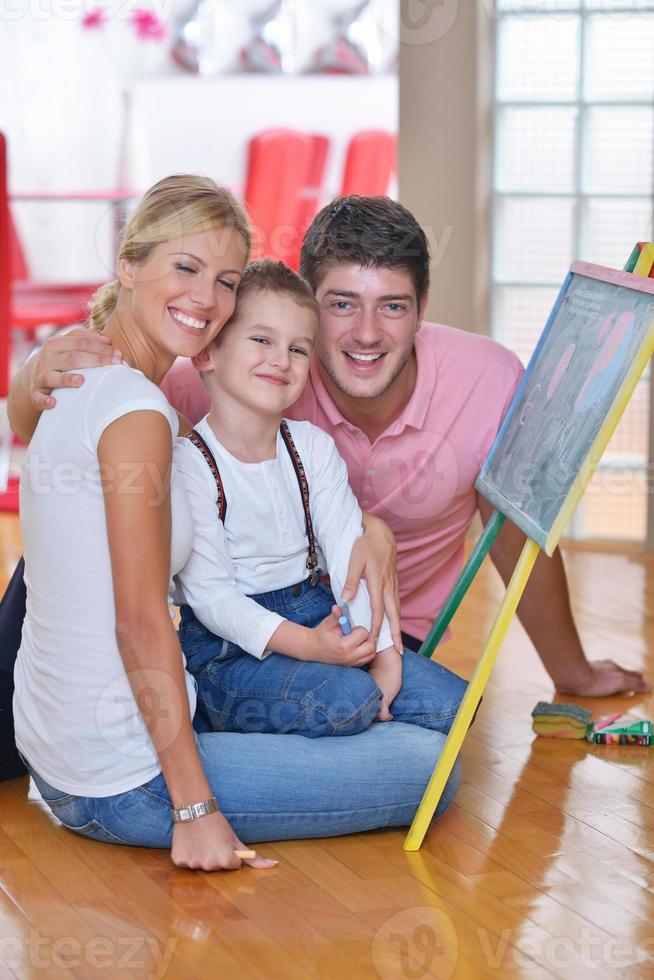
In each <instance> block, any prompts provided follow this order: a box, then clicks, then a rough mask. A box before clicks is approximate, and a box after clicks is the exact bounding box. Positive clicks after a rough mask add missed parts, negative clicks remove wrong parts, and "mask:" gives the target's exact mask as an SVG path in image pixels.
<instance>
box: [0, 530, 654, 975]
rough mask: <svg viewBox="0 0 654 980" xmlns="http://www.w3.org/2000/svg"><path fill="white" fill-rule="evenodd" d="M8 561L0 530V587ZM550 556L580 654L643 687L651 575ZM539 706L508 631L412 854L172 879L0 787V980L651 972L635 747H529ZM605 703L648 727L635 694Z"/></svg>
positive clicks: (462, 623)
mask: <svg viewBox="0 0 654 980" xmlns="http://www.w3.org/2000/svg"><path fill="white" fill-rule="evenodd" d="M18 553H19V541H18V534H17V529H16V524H15V519H14V518H7V517H3V518H0V579H2V576H3V574H4V575H5V576H6V574H7V573H8V572H9V571H10V570H11V569H12V568H13V564H14V560H15V558H16V556H17V554H18ZM566 557H567V563H568V568H569V573H570V578H571V582H572V593H573V600H574V606H575V611H576V615H577V619H578V622H579V625H580V628H581V631H582V635H583V637H584V639H585V641H586V646H587V649H588V652H589V653H590V654H592V655H594V656H596V657H605V656H614V657H616V658H620V659H622V660H624V661H625V663H627V664H629V665H633V666H638V667H640V666H645V667H646V668H647V669H648V670H649V672H650V679H651V675H652V673H654V671H653V670H652V667H653V666H654V664H653V663H652V655H651V654H650V653H648V647H649V649H650V650H651V649H652V648H653V647H654V624H653V621H652V610H653V609H654V603H653V602H652V591H653V590H654V563H647V562H645V561H643V560H638V559H630V558H627V557H625V556H621V555H614V554H611V555H606V554H598V553H582V552H574V553H568V554H567V556H566ZM3 585H4V583H3V582H2V581H0V587H1V586H3ZM499 595H500V589H499V585H498V582H497V581H496V578H495V576H494V574H493V573H492V572H491V571H486V573H485V574H482V575H481V576H480V577H479V581H478V582H477V583H476V585H475V587H474V591H473V592H472V593H471V595H470V596H469V597H468V598H467V599H466V604H465V606H464V608H463V609H462V611H461V613H460V615H459V617H458V625H457V629H456V637H455V639H454V640H453V641H452V642H451V643H450V644H448V645H447V648H446V649H445V651H444V655H443V658H442V659H443V660H444V661H445V662H446V663H447V664H448V665H450V666H456V667H458V668H459V669H460V670H461V672H462V673H466V672H468V673H469V671H470V669H471V666H472V664H473V662H474V658H475V656H476V654H477V653H478V651H479V649H480V644H481V641H482V639H483V635H484V633H485V630H486V628H487V626H488V622H489V619H490V617H491V616H492V613H493V611H494V609H495V607H496V604H497V601H498V597H499ZM551 694H552V691H551V687H550V685H549V683H548V680H547V677H546V675H545V674H544V671H543V669H542V668H541V666H540V663H539V661H538V660H537V658H536V656H535V654H534V652H533V651H532V650H531V649H530V647H529V644H528V642H527V641H526V638H525V636H524V634H523V632H522V631H521V629H520V628H519V626H514V627H513V628H512V630H511V633H510V636H509V638H508V640H507V644H506V648H505V649H504V650H503V653H502V655H501V656H500V662H499V664H498V666H497V669H496V671H495V673H494V675H493V677H492V679H491V683H490V686H489V688H488V689H487V694H486V697H485V700H484V703H483V705H482V707H481V709H480V712H479V716H478V719H477V721H476V723H475V726H474V728H473V730H472V732H471V733H470V735H469V736H468V739H467V741H466V744H465V747H464V752H463V756H464V783H463V787H462V789H461V792H460V794H459V796H458V799H457V802H456V804H455V805H454V806H453V807H452V808H451V809H450V811H449V812H448V813H447V814H446V815H445V816H444V817H443V818H442V819H441V820H440V821H439V822H438V823H436V824H434V825H433V826H432V828H431V830H430V832H429V835H428V837H427V840H426V842H425V845H424V846H423V848H422V850H421V851H420V852H419V853H416V854H406V853H404V852H403V851H402V840H403V836H404V835H403V833H402V832H401V831H399V830H397V831H395V830H393V831H382V832H374V833H368V834H362V835H359V836H357V837H347V838H341V839H333V840H318V841H298V842H291V843H283V844H279V845H278V846H266V847H265V848H262V851H265V853H267V854H270V855H272V856H274V857H277V858H279V861H280V863H279V866H278V868H277V869H275V870H274V871H272V872H266V873H264V872H259V873H257V872H254V871H251V870H244V871H240V872H237V873H233V874H213V875H206V874H199V873H194V872H184V871H178V870H175V869H174V868H173V867H172V865H171V864H170V862H169V859H168V855H167V854H166V853H165V852H157V851H147V850H138V849H131V848H120V847H117V846H111V845H106V844H97V843H94V842H90V841H86V840H84V839H81V838H78V837H76V836H75V835H74V834H71V833H69V832H67V831H66V830H63V829H62V828H61V827H57V826H55V824H54V822H53V820H52V819H51V818H50V817H49V816H48V814H47V813H46V812H44V811H43V810H42V809H41V808H40V807H39V805H38V803H34V802H29V801H28V787H27V780H26V779H19V780H14V781H12V782H8V783H4V784H0V976H2V977H5V976H17V977H39V978H40V977H48V978H50V977H53V978H59V977H73V976H74V977H96V976H97V977H103V978H106V977H120V978H123V977H125V978H127V977H139V978H141V977H146V976H148V977H157V978H159V977H164V976H165V977H168V978H178V977H179V978H186V977H189V978H195V977H198V978H208V977H211V978H213V977H217V978H221V980H232V978H234V980H240V978H249V977H256V978H262V980H296V978H297V980H300V978H303V980H308V978H312V977H313V978H325V980H332V978H337V977H343V978H347V980H355V978H358V977H366V978H368V977H370V978H377V977H381V978H382V980H402V978H405V977H406V978H418V980H422V978H423V977H435V978H439V980H446V978H448V977H455V978H473V980H477V978H484V977H493V978H503V977H511V978H513V977H515V978H519V977H526V978H530V980H531V978H534V980H535V978H539V977H563V978H569V980H583V978H586V977H593V978H605V977H629V978H633V980H637V978H641V977H648V976H653V975H654V895H653V894H652V893H653V891H654V863H653V860H652V859H653V858H654V764H653V762H652V759H653V758H654V755H653V752H654V750H652V749H643V748H635V747H634V748H631V747H616V746H608V747H607V746H597V747H590V746H589V745H588V744H586V743H585V742H582V743H579V742H573V743H563V742H557V741H554V740H546V739H536V738H535V737H534V736H533V734H532V732H531V728H530V711H531V709H532V707H533V705H534V704H535V702H536V701H538V700H539V699H541V698H543V699H547V700H549V699H550V697H551ZM603 707H604V708H606V709H609V708H619V709H621V710H628V709H629V710H632V711H634V712H635V713H637V714H639V715H641V716H643V717H652V715H653V713H654V711H653V707H652V705H651V703H650V701H649V699H646V698H640V699H636V700H633V701H628V700H627V699H618V698H616V699H612V700H611V701H609V702H603Z"/></svg>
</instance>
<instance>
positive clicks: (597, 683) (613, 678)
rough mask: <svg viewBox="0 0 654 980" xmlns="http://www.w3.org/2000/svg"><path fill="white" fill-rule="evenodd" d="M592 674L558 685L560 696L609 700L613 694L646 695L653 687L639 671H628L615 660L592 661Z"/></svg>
mask: <svg viewBox="0 0 654 980" xmlns="http://www.w3.org/2000/svg"><path fill="white" fill-rule="evenodd" d="M588 667H589V669H590V674H589V675H586V676H585V677H584V678H582V679H580V680H579V681H578V682H576V683H567V684H565V683H562V684H556V685H555V686H556V690H557V691H558V693H559V694H574V695H576V697H580V698H608V697H610V696H611V695H612V694H645V693H647V692H648V691H651V690H652V688H651V685H650V684H649V683H648V682H647V681H646V680H645V678H644V677H643V675H642V674H641V673H640V672H639V671H637V670H626V669H625V668H624V667H620V665H619V664H616V663H615V662H614V661H613V660H591V661H589V663H588Z"/></svg>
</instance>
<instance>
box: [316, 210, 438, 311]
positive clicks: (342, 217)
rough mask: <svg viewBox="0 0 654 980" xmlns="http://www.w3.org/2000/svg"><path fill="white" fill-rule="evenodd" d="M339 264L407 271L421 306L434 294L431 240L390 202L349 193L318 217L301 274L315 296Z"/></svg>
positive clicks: (411, 217)
mask: <svg viewBox="0 0 654 980" xmlns="http://www.w3.org/2000/svg"><path fill="white" fill-rule="evenodd" d="M340 262H349V263H355V264H356V265H360V266H363V267H364V268H372V269H376V268H382V269H384V268H385V269H397V270H398V271H401V272H406V273H407V274H408V275H409V276H410V277H411V280H412V281H413V285H414V288H415V291H416V299H417V300H418V303H420V302H421V300H422V299H423V298H424V296H425V295H426V293H427V290H428V289H429V244H428V242H427V236H426V235H425V233H424V231H423V230H422V228H421V227H420V225H419V224H418V222H417V221H416V219H415V218H414V216H413V215H412V214H411V212H410V211H408V210H407V209H406V208H405V207H403V206H402V205H401V204H399V203H398V202H397V201H393V200H391V198H390V197H381V196H380V197H360V196H359V195H357V194H350V195H349V197H341V198H337V199H336V200H335V201H332V203H331V204H328V205H327V206H326V207H324V208H323V209H322V211H319V212H318V214H317V215H316V217H315V218H314V219H313V221H312V222H311V224H310V225H309V228H308V229H307V232H306V234H305V236H304V241H303V243H302V251H301V253H300V272H301V273H302V275H303V276H304V278H305V279H306V280H307V282H308V283H309V285H310V286H311V288H312V289H313V291H314V292H315V291H316V290H317V289H318V287H319V286H320V283H321V282H322V280H323V279H324V278H325V275H326V274H327V272H328V270H329V269H330V267H331V266H333V265H337V264H338V263H340Z"/></svg>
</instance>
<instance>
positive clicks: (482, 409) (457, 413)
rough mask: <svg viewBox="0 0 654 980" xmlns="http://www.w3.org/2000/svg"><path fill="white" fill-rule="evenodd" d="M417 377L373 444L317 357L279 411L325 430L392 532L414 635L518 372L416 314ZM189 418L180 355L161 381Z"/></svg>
mask: <svg viewBox="0 0 654 980" xmlns="http://www.w3.org/2000/svg"><path fill="white" fill-rule="evenodd" d="M415 346H416V360H417V367H418V371H417V378H416V386H415V389H414V391H413V394H412V396H411V398H410V400H409V402H408V403H407V405H406V406H405V408H404V410H403V411H402V413H401V415H400V416H399V418H397V419H396V420H395V422H393V424H392V425H391V426H389V428H388V429H386V431H385V432H383V433H382V435H380V436H379V437H378V438H377V439H376V440H375V441H374V442H373V443H372V444H371V443H370V441H369V439H368V437H367V436H366V435H365V433H363V432H362V431H361V430H360V429H358V428H357V427H356V426H354V425H352V424H351V423H350V422H348V421H347V419H345V418H344V417H343V415H341V413H340V411H339V410H338V409H337V408H336V406H335V405H334V403H333V401H332V400H331V398H330V397H329V395H328V393H327V391H326V389H325V386H324V384H323V382H322V379H321V377H320V373H319V371H318V368H317V366H316V364H315V363H314V364H313V365H312V368H311V374H310V379H309V382H308V384H307V386H306V388H305V390H304V393H303V395H302V397H301V398H300V399H299V400H298V401H297V402H296V403H295V405H294V406H293V408H292V409H291V410H290V411H289V412H288V413H287V414H288V416H289V417H290V418H296V419H307V420H308V421H310V422H313V423H314V424H315V425H319V426H320V427H321V428H322V429H324V430H325V431H326V432H329V434H330V435H331V436H332V438H333V439H334V441H335V442H336V446H337V447H338V450H339V452H340V454H341V456H342V457H343V459H344V460H345V462H346V464H347V468H348V473H349V477H350V485H351V487H352V489H353V491H354V493H355V494H356V496H357V497H358V500H359V503H360V504H361V507H362V508H363V509H364V510H366V511H369V512H370V513H371V514H375V515H377V516H378V517H381V518H383V519H384V520H385V521H386V522H387V523H388V524H389V525H390V527H391V528H392V530H393V532H394V533H395V537H396V539H397V551H398V573H399V582H400V596H401V600H402V629H403V630H404V631H405V632H406V633H409V634H411V635H412V636H415V637H417V638H418V639H423V638H424V636H425V635H426V633H427V632H428V630H429V628H430V626H431V624H432V622H433V621H434V619H435V617H436V616H437V614H438V611H439V609H440V608H441V606H442V605H443V602H444V601H445V599H446V598H447V595H448V593H449V591H450V589H451V588H452V585H453V584H454V582H455V580H456V577H457V575H458V573H459V571H460V569H461V565H462V562H463V552H464V542H465V536H466V532H467V530H468V528H469V527H470V523H471V521H472V519H473V517H474V515H475V512H476V510H477V498H476V492H475V489H474V482H475V479H476V478H477V474H478V473H479V469H480V466H481V463H482V462H483V460H484V458H485V456H486V455H487V453H488V450H489V449H490V447H491V445H492V443H493V440H494V438H495V436H496V434H497V430H498V428H499V426H500V423H501V421H502V418H503V417H504V414H505V412H506V409H507V408H508V406H509V403H510V401H511V398H512V397H513V393H514V391H515V389H516V387H517V385H518V382H519V380H520V378H521V376H522V371H523V368H522V365H521V363H520V361H519V360H518V358H517V357H516V356H515V354H512V353H511V352H510V351H508V350H507V349H506V348H505V347H502V346H501V345H500V344H498V343H496V342H495V341H493V340H490V339H489V338H488V337H481V336H479V335H478V334H472V333H468V332H466V331H464V330H455V329H453V328H452V327H446V326H442V325H440V324H433V323H424V324H423V326H422V328H421V330H420V331H419V332H418V334H417V336H416V345H415ZM162 390H163V391H164V393H165V394H166V396H167V397H168V399H169V401H170V402H171V404H172V405H174V406H175V408H177V409H178V410H179V411H180V412H182V414H184V415H186V417H187V418H188V419H190V420H191V422H196V421H198V420H199V419H200V418H202V416H203V415H205V414H206V412H207V411H208V410H209V399H208V396H207V393H206V391H205V389H204V388H203V387H202V385H201V383H200V382H199V380H198V377H197V374H196V372H195V370H194V369H193V367H192V366H191V365H190V364H189V363H188V362H178V363H177V364H175V366H174V367H173V368H172V369H171V370H170V372H169V373H168V375H167V376H166V378H165V380H164V383H163V384H162Z"/></svg>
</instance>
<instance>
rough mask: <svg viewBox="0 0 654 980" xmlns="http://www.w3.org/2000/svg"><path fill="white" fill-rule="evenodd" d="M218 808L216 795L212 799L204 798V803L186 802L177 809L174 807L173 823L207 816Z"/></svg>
mask: <svg viewBox="0 0 654 980" xmlns="http://www.w3.org/2000/svg"><path fill="white" fill-rule="evenodd" d="M217 809H218V804H217V803H216V798H215V796H212V797H211V799H210V800H203V801H202V803H185V804H184V806H180V807H178V808H177V809H175V808H174V807H173V823H188V821H189V820H199V819H200V817H206V816H207V814H208V813H215V812H216V811H217Z"/></svg>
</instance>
